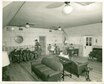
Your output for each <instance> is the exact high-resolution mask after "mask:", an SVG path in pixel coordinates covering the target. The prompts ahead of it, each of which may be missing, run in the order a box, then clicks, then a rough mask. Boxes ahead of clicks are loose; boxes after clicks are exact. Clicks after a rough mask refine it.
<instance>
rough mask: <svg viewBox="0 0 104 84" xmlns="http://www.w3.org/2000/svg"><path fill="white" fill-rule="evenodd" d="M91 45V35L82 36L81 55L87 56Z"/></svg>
mask: <svg viewBox="0 0 104 84" xmlns="http://www.w3.org/2000/svg"><path fill="white" fill-rule="evenodd" d="M92 46H93V37H92V36H84V43H83V56H84V57H88V56H89V53H90V52H91V51H92Z"/></svg>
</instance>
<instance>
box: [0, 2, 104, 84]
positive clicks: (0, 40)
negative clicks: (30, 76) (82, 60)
mask: <svg viewBox="0 0 104 84" xmlns="http://www.w3.org/2000/svg"><path fill="white" fill-rule="evenodd" d="M3 1H48V2H49V1H50V2H56V1H57V2H60V1H62V2H64V1H70V2H102V3H103V7H102V11H103V10H104V0H0V18H1V19H0V34H1V35H0V54H1V55H0V75H2V66H1V65H2V60H1V59H2V17H3V15H2V11H3V10H2V8H3V4H2V2H3ZM103 14H104V11H103ZM103 21H104V17H103V19H102V22H103ZM103 24H104V23H102V48H103V47H104V38H103V37H104V34H103V31H104V26H103ZM103 53H104V50H103ZM103 56H104V55H103ZM103 60H104V57H103ZM103 64H104V61H103V62H102V82H70V81H69V82H34V81H31V82H29V81H28V82H27V81H25V82H24V81H23V82H19V81H18V82H13V81H10V82H2V76H0V82H1V83H0V84H40V83H41V84H49V83H50V84H53V83H54V84H58V83H59V84H63V83H65V84H66V83H68V84H69V83H70V84H83V83H86V84H104V76H103V75H104V69H103V68H104V67H103Z"/></svg>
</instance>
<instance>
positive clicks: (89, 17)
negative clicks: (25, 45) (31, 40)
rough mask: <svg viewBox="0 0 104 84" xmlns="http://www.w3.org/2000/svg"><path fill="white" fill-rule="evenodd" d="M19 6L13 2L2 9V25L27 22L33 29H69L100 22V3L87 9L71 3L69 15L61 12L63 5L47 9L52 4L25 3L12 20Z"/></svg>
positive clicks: (93, 4)
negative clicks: (71, 8) (59, 27)
mask: <svg viewBox="0 0 104 84" xmlns="http://www.w3.org/2000/svg"><path fill="white" fill-rule="evenodd" d="M21 4H22V2H16V3H15V2H14V4H11V5H10V6H8V7H7V8H5V9H4V11H3V13H4V14H3V15H4V17H3V22H4V25H10V26H13V25H14V26H18V25H23V24H25V23H27V22H28V23H34V24H35V26H34V28H51V27H52V26H61V27H63V28H69V27H74V26H81V25H87V24H93V23H99V22H101V20H102V3H99V2H98V3H92V4H91V5H88V6H87V7H86V6H83V5H80V4H77V3H74V2H73V3H72V4H71V6H72V7H73V11H72V13H70V14H69V15H66V14H64V13H63V12H62V10H63V7H64V5H62V6H60V7H58V8H53V9H48V8H47V6H48V5H49V4H52V2H36V1H34V2H25V4H24V5H23V6H22V8H21V9H20V10H19V11H18V13H17V14H16V16H15V17H14V18H13V16H14V14H15V13H16V11H17V10H18V8H19V7H20V6H21ZM12 18H13V19H12ZM8 23H9V24H8Z"/></svg>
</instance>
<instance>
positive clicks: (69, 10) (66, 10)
mask: <svg viewBox="0 0 104 84" xmlns="http://www.w3.org/2000/svg"><path fill="white" fill-rule="evenodd" d="M69 3H70V2H65V4H66V5H65V7H64V9H63V12H64V13H65V14H70V13H71V12H72V10H73V8H72V6H70V5H69Z"/></svg>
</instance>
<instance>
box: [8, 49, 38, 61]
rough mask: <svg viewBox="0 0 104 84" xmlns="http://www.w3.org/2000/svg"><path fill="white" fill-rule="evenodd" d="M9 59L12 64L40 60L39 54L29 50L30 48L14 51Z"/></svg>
mask: <svg viewBox="0 0 104 84" xmlns="http://www.w3.org/2000/svg"><path fill="white" fill-rule="evenodd" d="M9 57H10V59H11V61H12V62H18V63H20V62H22V61H29V60H32V59H37V58H38V53H37V52H35V51H31V50H29V48H26V49H23V48H20V49H14V50H12V51H11V52H10V54H9Z"/></svg>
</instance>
